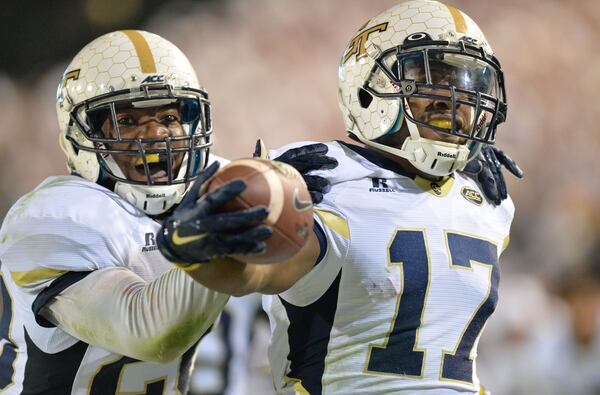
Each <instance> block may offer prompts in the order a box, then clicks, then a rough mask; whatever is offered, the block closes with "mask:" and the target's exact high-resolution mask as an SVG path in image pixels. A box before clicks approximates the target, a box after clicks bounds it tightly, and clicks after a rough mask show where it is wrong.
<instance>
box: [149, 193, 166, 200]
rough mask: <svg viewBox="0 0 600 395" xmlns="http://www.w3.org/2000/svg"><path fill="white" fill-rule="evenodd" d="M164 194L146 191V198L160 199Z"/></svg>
mask: <svg viewBox="0 0 600 395" xmlns="http://www.w3.org/2000/svg"><path fill="white" fill-rule="evenodd" d="M165 196H166V195H165V194H164V193H147V194H146V199H160V198H164V197H165Z"/></svg>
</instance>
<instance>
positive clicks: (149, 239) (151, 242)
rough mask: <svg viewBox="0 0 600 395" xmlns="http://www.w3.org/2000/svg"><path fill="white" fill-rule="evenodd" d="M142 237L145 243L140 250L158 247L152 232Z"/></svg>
mask: <svg viewBox="0 0 600 395" xmlns="http://www.w3.org/2000/svg"><path fill="white" fill-rule="evenodd" d="M144 238H145V243H146V245H144V246H143V247H142V252H150V251H156V250H157V249H158V246H157V245H156V239H155V236H154V233H146V235H145V237H144Z"/></svg>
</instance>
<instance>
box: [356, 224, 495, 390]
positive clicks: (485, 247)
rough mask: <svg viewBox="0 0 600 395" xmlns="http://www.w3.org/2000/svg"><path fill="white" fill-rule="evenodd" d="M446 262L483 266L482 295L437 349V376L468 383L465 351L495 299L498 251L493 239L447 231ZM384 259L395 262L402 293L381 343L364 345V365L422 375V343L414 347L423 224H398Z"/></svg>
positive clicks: (423, 266) (422, 296)
mask: <svg viewBox="0 0 600 395" xmlns="http://www.w3.org/2000/svg"><path fill="white" fill-rule="evenodd" d="M445 236H446V245H447V246H448V253H449V260H450V268H452V269H462V270H464V269H467V270H470V269H472V265H482V266H484V267H486V268H488V271H489V278H488V280H489V283H488V292H487V295H486V296H485V298H484V299H483V300H482V301H481V303H479V305H478V306H477V307H476V309H475V312H474V314H473V315H472V316H471V317H472V318H471V319H470V321H469V322H466V323H465V325H464V327H463V331H462V334H461V336H460V338H459V340H458V342H457V344H455V345H451V347H449V349H447V350H444V351H443V355H442V368H441V377H440V379H441V380H449V381H459V382H465V383H472V377H473V359H472V358H471V351H472V350H473V346H474V344H475V341H476V340H477V338H478V337H479V334H480V333H481V330H482V329H483V325H484V324H485V322H486V320H487V319H488V317H489V316H490V315H491V314H492V312H493V311H494V308H495V305H496V302H497V299H498V278H499V273H498V255H497V249H498V247H497V246H496V244H494V243H492V242H490V241H488V240H484V239H481V238H477V237H475V236H472V235H465V234H461V233H456V232H451V231H447V232H445ZM388 252H389V260H390V265H393V266H399V267H400V268H401V278H402V293H401V294H400V295H399V296H398V299H397V302H396V315H395V316H394V319H393V322H392V326H391V329H390V332H389V334H388V336H387V338H386V341H385V342H384V344H383V345H374V344H370V345H369V352H368V357H367V366H366V368H367V369H366V370H367V372H368V373H375V374H378V373H379V374H400V375H405V376H411V377H417V378H419V377H422V374H423V365H424V354H425V351H426V350H425V349H420V348H418V344H417V343H418V331H419V328H420V327H421V326H422V325H423V312H424V311H425V307H426V304H427V294H428V289H429V283H430V267H431V259H430V257H429V253H428V248H427V235H426V232H425V231H424V230H412V229H410V230H407V229H399V230H397V231H396V233H395V234H394V236H393V237H392V239H391V241H390V243H389V251H388Z"/></svg>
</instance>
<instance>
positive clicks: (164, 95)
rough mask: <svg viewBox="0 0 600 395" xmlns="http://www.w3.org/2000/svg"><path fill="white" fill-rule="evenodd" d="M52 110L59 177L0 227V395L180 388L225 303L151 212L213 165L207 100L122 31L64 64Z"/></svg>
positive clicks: (167, 48)
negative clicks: (171, 248)
mask: <svg viewBox="0 0 600 395" xmlns="http://www.w3.org/2000/svg"><path fill="white" fill-rule="evenodd" d="M56 108H57V112H58V121H59V126H60V145H61V147H62V149H63V150H64V152H65V154H66V156H67V166H68V170H69V172H70V173H71V174H70V175H68V176H57V177H50V178H48V179H46V180H45V181H44V182H42V183H41V184H40V185H39V186H38V187H37V188H35V190H34V191H32V192H31V193H28V194H27V195H25V196H23V197H22V198H21V199H20V200H19V201H18V202H17V203H16V204H15V205H14V206H13V207H12V208H11V210H10V211H9V213H8V214H7V216H6V218H5V220H4V223H3V225H2V229H1V230H0V261H1V262H2V263H1V276H0V302H1V306H0V312H1V320H0V351H1V353H0V392H1V393H7V394H21V393H23V394H45V395H48V394H60V395H64V394H103V395H104V394H117V393H118V394H125V393H127V394H133V393H136V394H142V393H143V394H185V393H186V388H187V381H188V378H189V374H190V367H191V360H192V357H193V355H194V351H195V345H196V344H197V342H198V340H199V339H200V337H201V336H202V335H203V333H204V332H206V331H207V330H208V328H209V327H210V326H211V325H212V324H213V322H214V321H215V319H216V318H217V316H218V314H219V313H220V312H221V310H222V309H223V307H224V305H225V303H226V301H227V299H228V295H225V294H222V293H219V292H215V291H212V290H209V289H207V288H205V287H203V286H201V285H200V284H198V283H197V282H195V281H193V280H192V279H191V278H189V277H188V276H187V275H185V273H184V272H183V271H181V270H179V269H176V268H173V266H172V265H171V263H170V262H169V261H167V260H166V259H165V258H164V257H163V256H162V255H161V254H160V252H159V251H158V250H157V245H156V237H155V235H156V233H157V231H158V230H159V229H160V226H161V225H160V219H161V218H162V217H165V216H167V215H169V213H170V212H171V211H172V210H173V208H174V207H177V206H180V207H185V206H186V204H188V203H187V202H189V201H195V200H196V197H197V196H196V194H197V191H194V192H193V193H187V192H186V191H188V189H189V185H190V184H191V183H192V181H194V180H196V179H198V181H199V184H201V183H202V182H203V181H205V179H206V174H207V173H202V174H201V173H200V171H201V170H202V169H203V168H204V167H205V166H206V165H207V163H209V162H214V161H215V160H216V159H217V158H216V157H215V156H214V155H212V154H210V155H209V147H210V145H211V133H212V126H211V115H210V102H209V100H208V95H207V93H206V91H205V90H204V89H202V87H201V86H200V84H199V83H198V80H197V77H196V74H195V72H194V70H193V68H192V66H191V65H190V63H189V61H188V59H187V58H186V57H185V55H184V54H183V53H182V52H181V51H180V50H179V49H178V48H177V47H175V46H174V45H173V44H172V43H170V42H169V41H167V40H165V39H163V38H161V37H159V36H157V35H155V34H152V33H148V32H144V31H135V30H126V31H116V32H112V33H109V34H106V35H103V36H101V37H99V38H97V39H95V40H94V41H92V42H91V43H89V44H88V45H87V46H85V47H84V48H83V49H82V50H81V51H80V52H79V53H78V54H77V55H76V56H75V58H74V59H73V61H72V62H71V63H70V64H69V66H68V67H67V69H66V71H65V73H64V75H63V78H62V81H61V82H60V85H59V86H58V91H57V104H56ZM313 151H314V150H313V149H312V148H311V147H304V148H303V150H302V152H298V151H297V150H296V151H293V152H292V155H291V157H290V156H289V154H288V156H286V158H287V159H289V160H290V164H292V165H293V164H294V163H293V161H294V160H302V155H301V154H303V153H309V154H311V157H312V153H314V152H313ZM294 153H297V154H299V155H296V154H294ZM317 157H319V154H318V153H317ZM284 159H285V158H284ZM219 160H222V159H221V158H219ZM203 177H204V178H203ZM312 179H313V180H318V179H315V178H314V177H313V178H312ZM309 184H310V182H309ZM325 184H326V183H323V182H321V184H319V185H322V186H325ZM242 189H243V186H241V187H240V185H230V186H224V187H223V188H221V189H219V190H217V191H215V192H214V193H213V194H210V196H211V198H210V199H208V196H206V197H207V199H205V200H204V201H205V202H208V201H211V200H214V201H217V202H218V201H219V199H222V198H223V196H226V197H229V198H230V197H232V196H235V195H236V194H237V193H239V192H240V191H241V190H242ZM313 193H317V194H318V193H319V188H318V186H317V188H316V189H314V190H313ZM184 197H185V198H186V199H187V201H186V200H185V199H184ZM207 204H208V203H207ZM265 216H266V211H265V209H263V208H258V209H250V210H247V211H245V212H236V213H229V214H215V215H213V216H212V217H210V218H204V219H203V224H204V226H213V227H214V228H215V229H219V230H221V231H222V230H223V229H224V228H223V226H220V224H225V226H226V225H227V224H235V226H237V227H248V226H250V225H254V224H256V223H257V222H259V221H260V220H261V219H262V218H264V217H265ZM268 234H270V233H269V230H268V229H266V233H265V229H263V228H256V229H254V228H251V229H250V230H248V231H246V232H236V233H235V234H228V235H225V236H223V245H226V249H225V250H223V249H221V250H219V249H217V251H220V252H221V253H225V252H226V253H232V252H235V251H237V252H238V253H244V252H248V249H249V248H252V246H253V245H254V243H257V242H259V241H260V240H262V239H264V237H266V235H268ZM223 248H225V247H223Z"/></svg>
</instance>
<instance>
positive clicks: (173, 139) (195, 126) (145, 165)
mask: <svg viewBox="0 0 600 395" xmlns="http://www.w3.org/2000/svg"><path fill="white" fill-rule="evenodd" d="M144 109H151V111H150V112H154V111H155V112H156V115H155V116H152V117H148V120H147V121H145V122H144V123H146V122H156V123H158V124H160V126H159V127H160V128H161V129H160V130H161V133H160V135H145V134H144V133H141V132H140V130H143V128H144V126H143V125H128V124H127V121H128V119H125V122H123V119H119V118H118V114H120V113H123V111H125V113H127V111H130V112H133V113H135V111H136V110H144ZM70 117H71V122H72V124H73V127H72V130H78V131H80V132H81V133H78V135H79V136H80V137H81V135H83V136H84V139H85V141H83V142H82V141H81V138H79V139H77V138H73V136H72V134H70V133H67V139H68V140H69V141H70V142H71V143H72V145H73V147H74V148H75V149H77V150H83V151H87V152H92V153H95V155H96V158H97V161H98V163H99V166H100V176H99V178H100V179H99V180H98V182H100V183H102V182H103V181H109V182H112V183H114V185H115V186H114V190H115V192H117V193H119V194H120V195H123V196H124V197H125V198H126V199H127V200H130V201H132V203H133V204H135V205H137V206H139V207H140V208H141V209H142V210H144V211H145V212H147V213H148V214H151V215H157V214H160V213H162V212H164V211H165V210H166V209H168V208H169V207H170V206H172V204H173V203H176V202H178V201H179V200H180V199H181V197H182V196H183V194H184V193H185V190H186V188H187V186H188V184H189V183H190V182H191V181H193V180H194V179H195V178H196V177H197V172H198V170H200V169H202V168H204V167H205V166H206V162H207V161H208V151H209V147H210V145H211V144H212V142H211V133H212V129H211V124H210V119H211V117H210V103H209V101H208V95H207V94H206V92H205V91H203V90H201V89H193V88H173V87H172V86H171V85H145V86H144V85H143V86H141V87H140V88H139V89H125V90H121V91H117V92H111V93H108V94H104V95H100V96H96V97H94V98H92V99H89V100H86V101H83V102H81V103H79V104H77V105H76V106H75V107H74V108H73V110H72V111H71V115H70ZM153 198H156V199H155V201H156V204H157V207H152V203H153V202H152V199H153ZM161 206H162V207H161Z"/></svg>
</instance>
